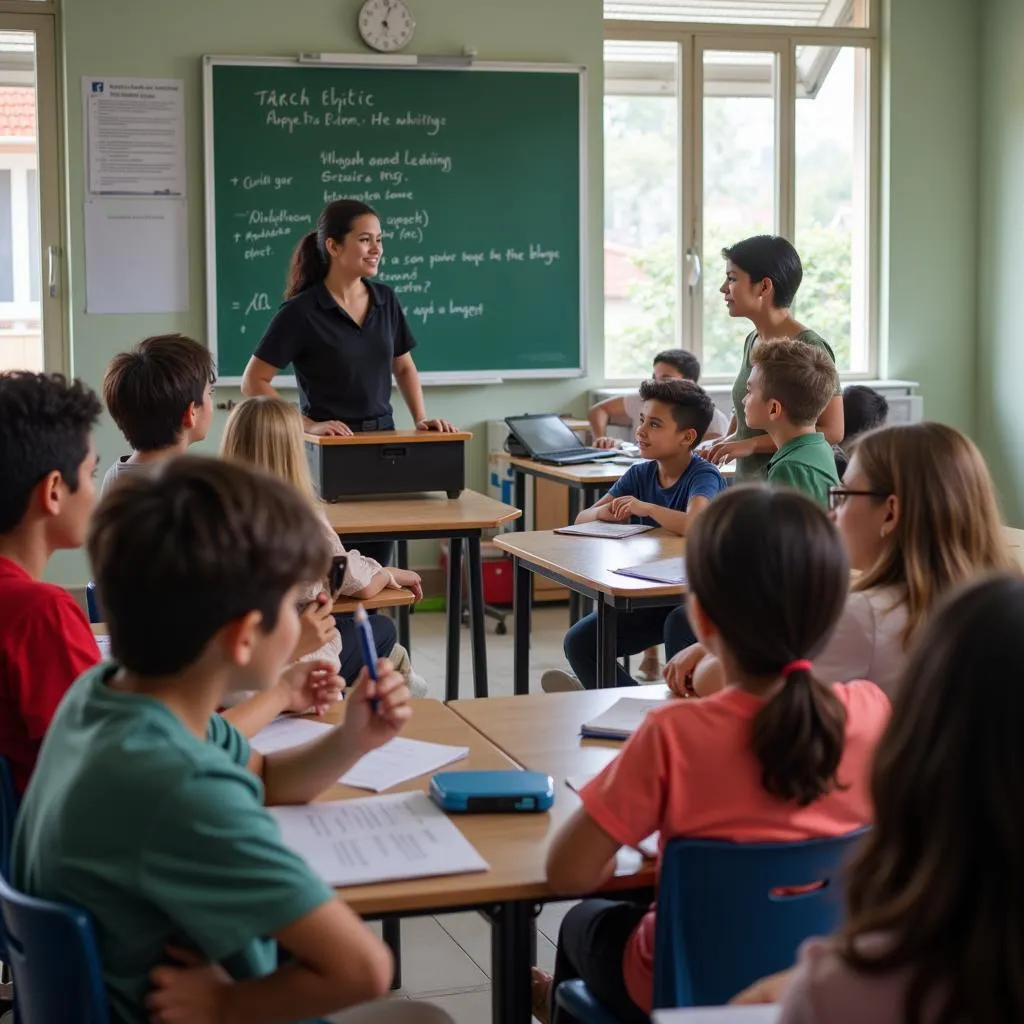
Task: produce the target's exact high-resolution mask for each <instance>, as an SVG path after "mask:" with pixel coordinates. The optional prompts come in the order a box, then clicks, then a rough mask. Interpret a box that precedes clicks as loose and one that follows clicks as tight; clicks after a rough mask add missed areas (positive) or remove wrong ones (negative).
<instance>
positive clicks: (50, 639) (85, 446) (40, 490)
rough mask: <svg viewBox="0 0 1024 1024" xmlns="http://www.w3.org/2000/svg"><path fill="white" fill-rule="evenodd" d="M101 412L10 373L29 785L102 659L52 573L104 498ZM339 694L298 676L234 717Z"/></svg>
mask: <svg viewBox="0 0 1024 1024" xmlns="http://www.w3.org/2000/svg"><path fill="white" fill-rule="evenodd" d="M100 411H101V407H100V403H99V400H98V399H97V397H96V396H95V395H94V394H93V392H92V391H90V390H89V389H88V388H87V387H86V386H85V385H84V384H82V383H81V382H80V381H77V380H76V381H71V382H69V381H67V380H66V379H65V378H64V377H62V376H61V375H60V374H42V373H8V374H0V479H3V481H4V487H3V488H2V490H0V682H2V684H3V685H2V688H0V755H3V756H4V757H6V758H7V759H8V760H9V761H10V764H11V770H12V774H13V776H14V785H15V787H16V788H17V790H18V791H19V792H21V791H23V790H24V789H25V787H26V786H27V785H28V780H29V777H30V776H31V774H32V770H33V768H34V767H35V763H36V758H37V757H38V754H39V748H40V746H41V744H42V742H43V738H44V736H45V735H46V732H47V730H48V729H49V727H50V721H51V720H52V718H53V716H54V713H55V712H56V710H57V706H58V705H59V704H60V702H61V700H62V699H63V698H64V695H65V693H67V691H68V689H69V687H70V686H71V684H72V683H73V682H74V681H75V680H76V679H77V678H78V677H79V676H80V675H82V674H83V673H84V672H86V671H88V670H89V669H92V668H94V667H95V666H96V665H98V664H99V662H100V651H99V648H98V647H97V646H96V640H95V638H94V637H93V634H92V629H91V628H90V626H89V622H88V620H87V619H86V617H85V614H84V613H83V611H82V609H81V608H80V607H79V606H78V603H77V602H76V601H75V599H74V598H73V597H72V596H71V595H70V594H69V593H68V592H67V591H66V590H65V589H64V588H63V587H58V586H56V585H54V584H52V583H44V582H43V581H42V579H41V577H42V574H43V571H44V569H45V568H46V564H47V562H48V561H49V560H50V557H51V556H52V554H53V552H54V551H56V550H58V549H68V548H77V547H80V546H81V545H82V544H83V543H84V541H85V535H86V530H87V528H88V525H89V518H90V516H91V515H92V510H93V505H94V504H95V500H96V483H95V474H96V465H97V461H98V460H97V456H96V449H95V446H94V444H93V440H92V427H93V425H94V424H95V422H96V420H97V419H98V418H99V414H100ZM307 675H308V673H307ZM337 696H338V694H337V688H336V687H334V686H332V685H330V684H328V683H327V682H325V681H322V680H319V679H317V678H306V677H304V676H303V675H302V673H301V672H296V671H289V672H285V673H283V674H282V676H281V677H280V679H279V680H278V683H277V685H275V686H274V687H273V688H272V689H270V690H269V691H268V692H266V693H261V694H260V695H259V696H257V697H255V698H253V699H252V700H250V701H247V702H245V703H243V704H240V705H238V706H237V707H235V708H233V709H232V710H231V711H230V712H228V713H227V714H228V717H230V718H231V719H232V721H233V722H234V723H235V725H236V727H237V728H239V729H241V730H242V731H243V732H246V733H247V734H249V735H252V734H254V733H256V732H258V731H259V730H260V729H262V728H263V726H265V725H266V724H267V723H268V722H270V721H271V720H272V719H273V718H274V717H275V716H276V715H278V714H280V713H281V712H282V711H304V710H307V709H309V708H315V709H316V710H319V711H323V710H326V708H327V707H328V706H330V704H331V703H333V701H334V700H336V699H337Z"/></svg>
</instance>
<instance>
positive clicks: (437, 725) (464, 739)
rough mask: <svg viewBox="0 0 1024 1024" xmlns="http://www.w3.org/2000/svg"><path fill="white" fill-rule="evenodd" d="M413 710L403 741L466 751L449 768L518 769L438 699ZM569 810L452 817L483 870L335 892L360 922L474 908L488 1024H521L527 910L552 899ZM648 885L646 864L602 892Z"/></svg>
mask: <svg viewBox="0 0 1024 1024" xmlns="http://www.w3.org/2000/svg"><path fill="white" fill-rule="evenodd" d="M554 696H561V695H554ZM567 696H576V695H575V694H570V695H567ZM602 696H603V694H602ZM458 703H459V704H471V703H474V702H473V701H460V702H458ZM479 703H480V704H481V705H484V704H488V703H491V702H489V701H480V702H479ZM413 709H414V710H413V717H412V720H411V721H410V723H409V725H408V726H407V727H406V729H405V730H404V732H403V735H405V736H407V737H409V738H410V739H417V740H427V741H430V742H434V743H450V744H455V745H458V746H463V747H469V757H468V759H466V760H465V761H460V762H458V763H457V764H455V765H453V766H452V768H453V769H454V770H460V771H461V770H463V769H466V770H470V769H480V770H485V769H510V768H516V767H519V766H518V765H517V764H515V763H514V761H513V759H510V758H509V757H508V756H507V755H506V754H504V753H502V752H501V751H500V750H499V749H498V748H497V747H496V746H495V745H494V744H493V743H492V742H491V741H490V740H489V739H487V738H486V737H485V736H483V735H481V733H480V732H479V731H477V730H476V729H474V728H473V727H472V726H471V725H470V724H469V722H468V721H466V720H465V718H463V717H462V716H461V715H459V714H456V713H455V711H453V710H452V709H451V708H449V707H447V706H445V705H443V704H441V703H439V702H438V701H434V700H419V701H415V702H414V704H413ZM343 715H344V705H341V706H340V709H338V710H335V711H333V712H331V713H330V714H329V715H328V716H327V718H328V720H332V719H333V720H334V721H338V720H340V718H341V717H342V716H343ZM319 720H320V721H323V719H319ZM428 784H429V776H421V777H420V778H417V779H411V780H410V781H409V782H406V783H403V784H402V785H400V786H396V787H395V788H394V790H390V791H389V792H399V791H406V792H411V791H417V790H422V791H425V790H426V789H427V786H428ZM366 795H367V794H366V792H365V790H356V789H352V788H350V787H348V786H342V785H340V784H338V785H335V786H333V787H332V788H331V789H329V790H328V791H327V792H326V793H324V794H323V796H322V798H321V799H324V800H340V799H348V798H351V797H355V796H366ZM577 805H578V798H577V797H576V795H575V794H574V793H572V792H571V791H569V790H567V789H565V788H564V787H563V788H559V790H558V791H557V792H556V794H555V804H554V807H553V808H552V809H551V811H549V812H548V813H547V814H461V815H453V816H452V821H453V822H454V823H455V824H456V825H457V826H458V828H459V830H460V831H461V832H462V833H463V834H464V835H465V836H466V838H467V839H468V840H469V841H470V842H471V843H472V844H473V846H474V847H476V849H477V850H478V851H479V853H480V855H481V856H482V857H483V858H484V859H485V860H486V861H487V863H488V864H489V865H490V868H489V870H488V871H486V872H484V873H482V874H471V875H451V876H446V877H442V878H421V879H411V880H409V881H404V882H387V883H378V884H374V885H361V886H353V887H351V888H340V889H339V890H338V892H339V894H340V895H341V897H342V898H343V899H344V900H345V902H346V903H348V905H349V906H350V907H352V909H353V910H355V911H356V913H358V914H361V915H363V916H364V917H373V918H376V917H382V918H385V919H389V918H396V917H402V916H408V915H414V914H434V913H443V912H448V911H454V910H479V911H480V912H481V913H482V914H484V916H485V917H486V918H487V919H488V920H489V921H490V922H491V934H492V940H491V944H492V945H491V948H492V963H493V979H492V984H493V988H492V997H491V998H492V1005H493V1014H492V1015H493V1020H494V1022H495V1024H529V1021H530V1018H531V1012H530V967H531V964H532V963H533V955H532V954H533V948H534V942H535V924H534V908H535V906H536V904H538V903H543V902H547V901H550V900H555V899H558V898H559V896H560V894H559V893H556V892H552V891H551V889H550V888H549V887H548V884H547V877H546V871H545V861H546V858H547V847H548V843H549V842H550V840H551V837H552V836H553V835H554V833H555V831H556V830H557V829H558V828H559V827H560V826H561V824H562V823H563V822H564V821H565V820H566V819H567V818H568V816H569V815H570V814H571V813H572V811H573V810H574V809H575V807H576V806H577ZM652 883H653V871H652V869H651V866H650V865H649V864H648V865H646V867H645V869H643V870H642V871H641V872H640V873H639V874H629V873H625V874H622V875H619V876H617V877H616V878H614V879H612V880H611V882H610V883H609V884H608V886H607V890H609V891H628V890H632V889H636V888H638V887H640V886H649V885H651V884H652Z"/></svg>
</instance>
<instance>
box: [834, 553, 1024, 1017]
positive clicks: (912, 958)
mask: <svg viewBox="0 0 1024 1024" xmlns="http://www.w3.org/2000/svg"><path fill="white" fill-rule="evenodd" d="M1022 622H1024V580H1022V579H1021V578H1020V576H1019V574H1003V573H1000V574H996V575H981V576H977V577H975V579H974V580H973V581H971V582H970V583H969V584H968V585H967V586H965V587H962V588H955V589H954V590H953V591H952V592H950V593H948V594H946V595H944V597H943V600H942V601H941V602H939V606H938V607H937V608H936V609H935V610H934V611H933V613H932V614H931V616H930V617H929V618H928V620H927V622H926V623H925V625H924V626H923V628H922V629H921V632H920V634H919V635H918V636H917V637H915V639H914V642H913V644H912V651H911V654H910V657H909V658H908V659H907V663H906V665H905V667H904V669H903V674H902V677H901V679H900V683H899V686H898V687H897V688H896V698H895V700H894V701H893V709H892V721H891V724H890V725H889V728H888V729H887V730H886V732H885V734H884V735H883V736H882V739H881V741H880V742H879V744H878V747H877V749H876V751H875V757H874V765H873V768H872V778H871V798H872V803H873V805H874V808H875V823H874V827H873V828H872V829H871V831H870V833H869V834H868V835H867V837H866V838H865V840H864V842H863V844H862V845H861V847H860V851H859V853H858V856H857V858H856V860H855V861H854V862H853V864H852V865H851V867H850V868H849V870H848V873H847V880H848V890H847V912H846V926H845V927H844V928H843V930H842V932H841V933H840V936H839V937H838V939H837V942H838V946H839V950H840V954H841V956H842V957H843V959H844V960H845V961H846V962H847V964H849V965H850V966H851V967H852V968H853V969H854V970H856V971H858V972H860V973H863V974H866V975H869V976H878V975H888V974H891V973H893V972H897V971H906V972H907V974H908V978H907V985H906V995H905V997H904V999H905V1001H904V1005H903V1006H902V1007H900V1008H899V1010H900V1012H899V1013H898V1016H899V1019H900V1020H902V1021H906V1022H907V1024H923V1022H924V1021H928V1022H929V1024H961V1022H964V1021H971V1022H972V1024H982V1022H985V1024H987V1022H989V1021H1021V1020H1024V971H1021V962H1022V950H1024V875H1022V873H1021V864H1024V814H1022V813H1021V807H1022V805H1024V689H1022V688H1021V686H1020V679H1021V678H1022V677H1024V630H1022V629H1021V623H1022ZM879 934H881V935H882V936H883V937H884V941H882V942H878V941H876V940H877V938H878V936H879ZM865 940H866V941H865ZM895 1012H896V1011H895V1010H894V1013H895Z"/></svg>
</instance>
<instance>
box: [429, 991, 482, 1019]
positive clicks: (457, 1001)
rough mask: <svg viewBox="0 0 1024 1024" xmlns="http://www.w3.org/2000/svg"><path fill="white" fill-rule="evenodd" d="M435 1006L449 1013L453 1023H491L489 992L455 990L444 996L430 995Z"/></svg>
mask: <svg viewBox="0 0 1024 1024" xmlns="http://www.w3.org/2000/svg"><path fill="white" fill-rule="evenodd" d="M430 1002H432V1003H433V1004H434V1005H435V1006H438V1007H440V1008H441V1009H442V1010H444V1011H446V1012H447V1013H448V1014H450V1015H451V1017H452V1019H453V1020H454V1021H455V1024H491V993H490V990H489V989H488V990H486V991H482V992H455V993H452V994H450V995H445V996H432V997H431V999H430Z"/></svg>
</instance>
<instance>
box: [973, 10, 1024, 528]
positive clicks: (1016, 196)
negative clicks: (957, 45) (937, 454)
mask: <svg viewBox="0 0 1024 1024" xmlns="http://www.w3.org/2000/svg"><path fill="white" fill-rule="evenodd" d="M983 7H984V19H983V25H982V52H983V54H984V60H983V62H982V72H981V110H980V113H981V232H980V241H981V244H980V254H979V255H980V258H979V261H978V282H979V287H978V300H979V309H978V327H979V331H978V338H979V343H980V359H979V365H978V427H979V429H978V436H979V439H980V441H981V443H982V445H983V447H984V450H985V454H986V457H987V458H988V461H989V465H990V466H991V467H992V472H993V474H994V476H995V478H996V482H997V484H998V485H999V489H1000V493H1001V495H1002V498H1003V503H1004V506H1005V511H1006V515H1007V518H1008V520H1009V521H1010V522H1011V523H1014V524H1015V525H1017V526H1020V525H1024V402H1022V400H1021V382H1022V381H1024V343H1022V341H1021V313H1020V308H1019V306H1020V302H1019V299H1020V296H1021V276H1022V274H1024V60H1022V58H1021V47H1022V44H1024V3H1022V2H1021V0H986V2H985V3H984V5H983Z"/></svg>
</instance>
